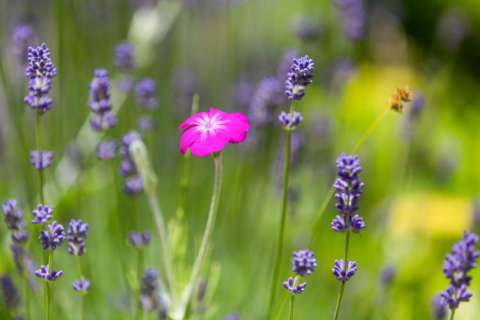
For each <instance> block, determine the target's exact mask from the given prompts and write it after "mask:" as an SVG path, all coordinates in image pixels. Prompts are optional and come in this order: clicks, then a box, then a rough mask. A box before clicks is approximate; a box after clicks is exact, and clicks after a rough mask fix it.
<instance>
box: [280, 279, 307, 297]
mask: <svg viewBox="0 0 480 320" xmlns="http://www.w3.org/2000/svg"><path fill="white" fill-rule="evenodd" d="M306 286H307V283H306V282H303V283H299V284H296V280H295V278H293V277H289V278H288V279H287V281H285V282H283V287H284V288H285V289H287V290H288V291H289V292H290V293H292V294H300V293H302V292H303V291H305V287H306Z"/></svg>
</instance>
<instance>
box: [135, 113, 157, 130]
mask: <svg viewBox="0 0 480 320" xmlns="http://www.w3.org/2000/svg"><path fill="white" fill-rule="evenodd" d="M137 123H138V130H139V131H140V132H142V133H145V132H150V131H152V130H153V128H154V123H153V119H152V117H150V116H143V117H140V118H138V121H137Z"/></svg>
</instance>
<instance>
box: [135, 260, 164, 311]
mask: <svg viewBox="0 0 480 320" xmlns="http://www.w3.org/2000/svg"><path fill="white" fill-rule="evenodd" d="M158 290H159V283H158V272H157V271H156V270H155V269H153V268H149V269H147V270H145V273H144V275H143V278H142V284H141V288H140V291H141V300H140V301H141V304H142V308H143V309H144V310H155V309H158V308H159V307H160V305H159V303H160V300H159V297H158Z"/></svg>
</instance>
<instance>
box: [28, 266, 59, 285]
mask: <svg viewBox="0 0 480 320" xmlns="http://www.w3.org/2000/svg"><path fill="white" fill-rule="evenodd" d="M34 273H35V275H36V276H37V277H39V278H41V279H44V280H47V281H55V280H57V279H58V278H60V277H61V276H62V274H63V271H62V270H59V271H52V272H49V270H48V265H42V266H40V267H39V268H38V269H37V270H35V272H34Z"/></svg>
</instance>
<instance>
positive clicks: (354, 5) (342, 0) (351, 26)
mask: <svg viewBox="0 0 480 320" xmlns="http://www.w3.org/2000/svg"><path fill="white" fill-rule="evenodd" d="M336 4H337V7H338V9H339V11H340V15H341V16H342V18H343V30H344V32H345V35H346V36H347V38H348V39H349V40H351V41H359V40H362V39H363V38H364V37H365V33H366V19H367V14H366V12H365V8H364V2H363V0H336Z"/></svg>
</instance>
